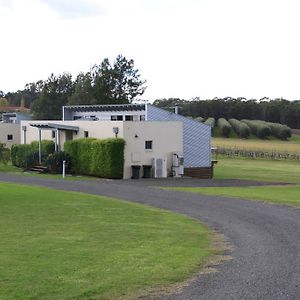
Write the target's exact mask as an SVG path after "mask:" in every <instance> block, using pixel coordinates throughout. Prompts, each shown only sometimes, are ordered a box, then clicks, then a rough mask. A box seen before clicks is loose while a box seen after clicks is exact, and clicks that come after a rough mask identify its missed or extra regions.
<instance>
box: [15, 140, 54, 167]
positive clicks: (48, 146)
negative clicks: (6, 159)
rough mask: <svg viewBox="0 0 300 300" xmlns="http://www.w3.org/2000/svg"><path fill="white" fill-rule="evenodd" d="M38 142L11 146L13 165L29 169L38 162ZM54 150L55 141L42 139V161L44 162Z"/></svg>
mask: <svg viewBox="0 0 300 300" xmlns="http://www.w3.org/2000/svg"><path fill="white" fill-rule="evenodd" d="M38 145H39V144H38V142H32V143H31V144H26V145H13V146H12V148H11V161H12V164H13V166H16V167H19V168H23V169H28V168H31V167H32V166H34V165H36V164H38V160H39V146H38ZM53 152H54V142H53V141H47V140H43V141H42V162H44V161H45V160H46V158H47V156H48V155H49V154H50V153H53Z"/></svg>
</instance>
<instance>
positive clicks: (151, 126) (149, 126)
mask: <svg viewBox="0 0 300 300" xmlns="http://www.w3.org/2000/svg"><path fill="white" fill-rule="evenodd" d="M124 139H125V141H126V146H125V153H124V156H125V164H124V178H130V177H131V166H132V165H140V166H141V173H140V174H141V176H142V165H152V161H153V158H165V159H167V168H168V174H170V173H171V172H172V153H173V152H181V153H182V152H183V125H182V122H174V121H173V122H166V121H164V122H160V121H153V122H147V121H144V122H124ZM145 141H152V150H148V149H145Z"/></svg>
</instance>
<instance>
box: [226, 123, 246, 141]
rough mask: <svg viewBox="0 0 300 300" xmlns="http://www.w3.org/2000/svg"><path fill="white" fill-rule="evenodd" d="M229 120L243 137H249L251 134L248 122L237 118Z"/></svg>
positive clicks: (235, 130) (236, 131)
mask: <svg viewBox="0 0 300 300" xmlns="http://www.w3.org/2000/svg"><path fill="white" fill-rule="evenodd" d="M228 122H229V123H230V125H231V126H232V128H233V130H234V132H235V133H236V134H237V135H238V136H239V137H240V138H242V139H247V138H248V137H249V135H250V131H251V130H250V128H249V126H248V125H247V124H246V123H243V122H241V121H239V120H237V119H229V120H228Z"/></svg>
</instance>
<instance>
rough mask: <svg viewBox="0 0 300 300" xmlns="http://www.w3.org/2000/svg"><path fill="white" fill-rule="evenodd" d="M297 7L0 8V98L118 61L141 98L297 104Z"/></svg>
mask: <svg viewBox="0 0 300 300" xmlns="http://www.w3.org/2000/svg"><path fill="white" fill-rule="evenodd" d="M299 13H300V1H299V0H226V1H225V0H126V1H125V0H26V1H24V0H0V33H1V34H0V36H1V48H0V49H1V50H0V51H1V52H0V90H2V91H4V92H9V91H16V90H18V89H23V88H24V86H25V84H26V83H29V82H34V81H37V80H39V79H43V80H45V79H47V77H48V76H49V75H50V74H51V73H54V74H56V75H58V74H61V73H63V72H71V73H72V74H73V75H74V76H76V75H77V74H78V73H79V72H80V71H84V72H86V71H88V70H89V69H90V67H91V66H92V65H93V64H95V63H97V64H99V63H100V62H101V61H102V60H103V59H104V58H105V57H108V58H109V59H111V60H112V59H114V58H115V57H116V56H117V55H118V54H123V55H124V56H126V57H127V58H128V59H129V58H132V59H133V60H134V61H135V66H136V68H138V69H139V71H140V73H141V75H142V78H143V79H146V80H147V85H148V88H147V91H146V92H145V94H144V96H143V98H144V99H148V100H150V101H153V100H154V99H157V98H169V97H179V98H184V99H190V98H192V97H197V96H198V97H200V98H201V99H205V98H213V97H226V96H231V97H239V96H244V97H246V98H262V97H264V96H267V97H270V98H275V97H284V98H287V99H300V38H299V30H300V18H299Z"/></svg>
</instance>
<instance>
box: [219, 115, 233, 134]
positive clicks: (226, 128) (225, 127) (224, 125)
mask: <svg viewBox="0 0 300 300" xmlns="http://www.w3.org/2000/svg"><path fill="white" fill-rule="evenodd" d="M217 125H218V128H219V129H220V134H221V136H223V137H229V134H230V132H231V125H230V124H229V123H228V121H227V120H226V119H224V118H220V119H218V122H217Z"/></svg>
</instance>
